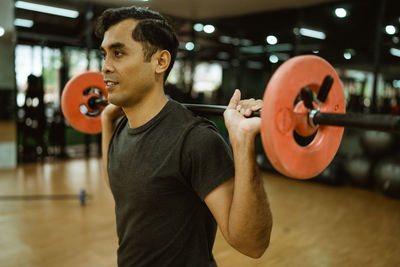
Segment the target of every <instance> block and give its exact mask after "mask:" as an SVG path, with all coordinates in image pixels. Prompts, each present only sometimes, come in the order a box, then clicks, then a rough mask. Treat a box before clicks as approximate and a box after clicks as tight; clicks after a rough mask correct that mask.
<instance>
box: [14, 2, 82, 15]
mask: <svg viewBox="0 0 400 267" xmlns="http://www.w3.org/2000/svg"><path fill="white" fill-rule="evenodd" d="M15 7H16V8H20V9H26V10H31V11H37V12H42V13H46V14H51V15H57V16H63V17H68V18H77V17H78V16H79V12H78V11H76V10H72V9H65V8H59V7H54V6H46V5H39V4H34V3H29V2H25V1H17V2H15Z"/></svg>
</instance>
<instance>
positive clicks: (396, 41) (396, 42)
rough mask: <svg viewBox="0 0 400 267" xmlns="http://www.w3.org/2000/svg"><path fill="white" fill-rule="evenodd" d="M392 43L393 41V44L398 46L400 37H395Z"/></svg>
mask: <svg viewBox="0 0 400 267" xmlns="http://www.w3.org/2000/svg"><path fill="white" fill-rule="evenodd" d="M392 41H393V43H395V44H398V43H399V41H400V40H399V37H397V36H393V38H392Z"/></svg>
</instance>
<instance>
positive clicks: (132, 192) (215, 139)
mask: <svg viewBox="0 0 400 267" xmlns="http://www.w3.org/2000/svg"><path fill="white" fill-rule="evenodd" d="M108 175H109V179H110V185H111V190H112V193H113V196H114V199H115V211H116V221H117V233H118V238H119V248H118V265H119V266H124V267H125V266H135V267H136V266H157V267H160V266H174V267H175V266H191V267H196V266H201V267H205V266H207V267H209V266H216V264H215V261H214V258H213V255H212V247H213V243H214V239H215V233H216V227H217V225H216V222H215V219H214V218H213V216H212V214H211V212H210V211H209V210H208V208H207V206H206V205H205V203H204V201H203V200H204V197H205V196H206V195H207V194H208V193H210V192H211V191H212V190H213V189H215V188H216V187H217V186H218V185H220V184H222V183H223V182H224V181H226V180H227V179H229V178H231V177H233V175H234V167H233V158H232V152H231V150H230V148H229V147H228V145H227V144H226V143H225V141H224V140H223V139H222V137H221V136H220V135H219V134H218V132H217V130H216V128H215V126H214V125H213V124H212V123H211V122H209V121H208V120H205V119H203V118H200V117H196V116H195V115H193V114H192V112H190V111H189V110H187V109H186V108H184V107H183V106H182V105H180V104H179V103H177V102H175V101H173V100H170V101H168V103H167V104H166V105H165V107H164V108H163V109H162V110H161V112H160V113H159V114H158V115H157V116H155V117H154V118H153V119H152V120H150V121H149V122H148V123H146V124H145V125H143V126H141V127H139V128H135V129H132V128H130V127H129V124H128V122H127V118H126V117H124V118H122V119H121V121H120V122H119V123H118V125H117V128H116V130H115V132H114V134H113V137H112V139H111V142H110V146H109V151H108Z"/></svg>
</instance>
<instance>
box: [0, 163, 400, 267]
mask: <svg viewBox="0 0 400 267" xmlns="http://www.w3.org/2000/svg"><path fill="white" fill-rule="evenodd" d="M264 180H265V188H266V190H267V192H268V196H269V200H270V204H271V209H272V213H273V216H274V226H273V231H272V237H271V243H270V247H269V248H268V250H267V252H266V253H265V254H264V256H263V257H261V258H260V259H257V260H254V259H250V258H248V257H245V256H243V255H241V254H240V253H238V252H235V251H234V250H233V249H232V248H230V246H229V245H228V244H227V243H226V242H225V240H224V239H223V237H222V236H221V234H220V233H218V235H217V240H216V243H215V246H214V256H215V258H216V260H217V263H218V266H219V267H228V266H229V267H232V266H233V267H235V266H246V267H252V266H254V267H255V266H291V267H292V266H296V267H301V266H307V267H313V266H318V267H319V266H328V267H330V266H341V267H342V266H363V267H364V266H374V267H376V266H390V267H391V266H400V200H396V199H390V198H387V197H385V196H382V195H381V194H379V193H377V192H372V191H369V190H363V189H360V188H353V187H349V186H339V187H332V186H327V185H322V184H317V183H313V182H305V181H297V180H291V179H286V178H282V177H280V176H278V175H276V174H270V173H264ZM81 188H85V190H86V191H87V193H88V194H89V195H90V196H91V198H90V199H88V200H87V204H86V206H85V207H82V206H81V205H80V203H79V197H78V196H77V197H76V198H75V199H70V200H49V199H46V200H31V201H26V200H25V201H22V200H18V201H15V200H13V201H9V200H8V201H6V200H2V201H0V214H1V216H0V233H1V238H0V248H1V253H0V265H1V266H2V267H17V266H18V267H20V266H24V267H30V266H40V267H47V266H57V267H64V266H65V267H67V266H68V267H71V266H74V267H80V266H82V267H83V266H85V267H87V266H98V267H101V266H116V249H117V237H116V229H115V221H114V206H113V199H112V196H111V193H110V192H109V191H108V189H107V188H106V186H105V183H104V180H103V172H102V166H101V160H100V159H98V158H90V159H76V160H66V161H57V162H46V163H38V164H26V165H21V166H19V167H18V168H16V169H13V170H0V196H5V195H50V194H52V195H57V194H76V195H78V194H79V190H80V189H81Z"/></svg>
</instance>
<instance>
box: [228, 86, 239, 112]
mask: <svg viewBox="0 0 400 267" xmlns="http://www.w3.org/2000/svg"><path fill="white" fill-rule="evenodd" d="M239 102H240V90H239V89H236V90H235V92H234V93H233V96H232V98H231V100H230V101H229V105H228V108H230V109H236V107H237V106H238V104H239Z"/></svg>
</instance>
